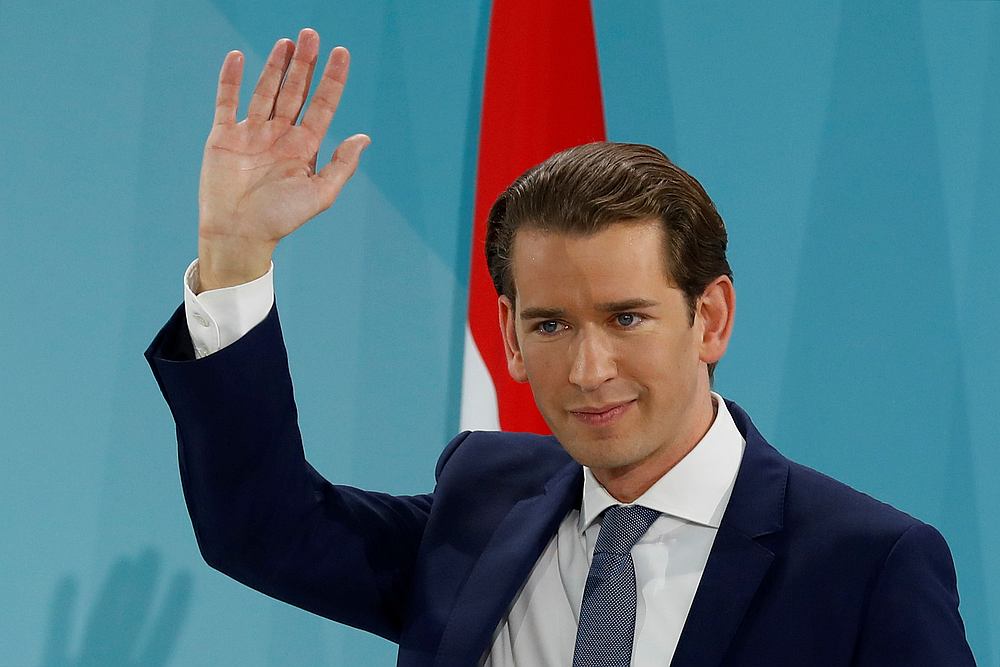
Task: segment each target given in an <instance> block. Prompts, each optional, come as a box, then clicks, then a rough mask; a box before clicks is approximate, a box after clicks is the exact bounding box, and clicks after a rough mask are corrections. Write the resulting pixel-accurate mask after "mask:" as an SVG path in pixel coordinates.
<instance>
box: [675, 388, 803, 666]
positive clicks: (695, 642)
mask: <svg viewBox="0 0 1000 667" xmlns="http://www.w3.org/2000/svg"><path fill="white" fill-rule="evenodd" d="M726 404H727V406H728V407H729V411H730V413H731V414H732V416H733V421H734V422H735V423H736V427H737V428H738V429H739V431H740V433H742V434H743V437H744V439H745V440H746V449H745V450H744V452H743V460H742V461H741V463H740V470H739V473H738V474H737V476H736V483H735V485H734V486H733V493H732V496H731V497H730V499H729V505H728V507H727V508H726V513H725V515H724V516H723V518H722V522H721V524H720V526H719V532H718V534H717V535H716V538H715V543H714V544H713V546H712V552H711V553H710V554H709V558H708V563H707V564H706V565H705V572H704V573H703V574H702V578H701V584H700V585H699V586H698V592H697V593H696V594H695V597H694V601H693V602H692V604H691V610H690V611H689V612H688V617H687V621H686V622H685V624H684V630H683V632H681V636H680V640H679V641H678V644H677V649H676V651H674V658H673V661H672V662H671V663H670V664H671V665H672V667H713V666H714V665H718V664H720V663H721V662H722V659H723V657H724V656H725V653H726V650H727V649H728V648H729V644H730V643H731V642H732V639H733V637H734V636H735V634H736V631H737V629H738V628H739V625H740V623H741V622H742V620H743V618H744V615H745V614H746V611H747V608H748V607H749V606H750V602H751V600H752V599H753V597H754V595H755V594H756V592H757V589H758V587H759V586H760V583H761V581H762V580H763V579H764V576H765V575H766V574H767V571H768V570H769V569H770V567H771V563H772V562H773V560H774V553H773V552H772V551H770V550H769V549H767V548H766V547H764V546H763V545H761V544H760V543H758V542H757V538H759V537H761V536H763V535H770V534H773V533H776V532H779V531H781V529H782V524H783V520H784V517H783V506H784V499H785V485H786V483H787V480H788V461H787V460H786V459H785V458H784V457H782V456H781V455H780V454H779V453H778V452H777V451H775V450H774V449H773V448H772V447H771V446H770V445H769V444H768V443H767V442H766V441H765V440H764V438H763V437H762V436H761V435H760V433H759V432H758V431H757V429H756V428H755V427H754V425H753V423H752V422H751V421H750V418H749V417H748V416H747V414H746V413H745V412H744V411H743V410H742V409H741V408H740V407H739V406H737V405H736V404H735V403H731V402H729V401H727V402H726Z"/></svg>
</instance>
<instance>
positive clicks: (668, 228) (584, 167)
mask: <svg viewBox="0 0 1000 667" xmlns="http://www.w3.org/2000/svg"><path fill="white" fill-rule="evenodd" d="M648 219H654V220H659V221H660V223H661V225H662V226H663V231H664V240H665V244H666V247H665V249H664V250H665V253H664V254H665V257H666V264H667V265H666V267H665V268H666V275H667V278H668V280H670V281H671V283H672V284H673V285H674V286H676V287H678V288H679V289H680V290H681V291H683V292H684V295H685V297H686V300H687V304H688V315H689V318H690V321H691V323H692V324H693V323H694V314H695V306H696V304H697V301H698V297H700V296H701V295H702V293H703V292H704V291H705V287H707V286H708V284H709V283H710V282H712V281H713V280H715V279H716V278H718V277H719V276H723V275H724V276H728V277H729V278H730V279H732V277H733V273H732V269H730V268H729V261H728V260H727V259H726V244H727V241H728V239H727V236H726V226H725V223H723V221H722V218H721V217H720V216H719V213H718V211H716V210H715V204H713V203H712V200H711V199H710V198H709V196H708V194H706V192H705V189H704V188H702V187H701V184H700V183H699V182H698V181H697V180H695V179H694V178H693V177H692V176H691V175H690V174H688V173H687V172H685V171H684V170H683V169H681V168H680V167H678V166H677V165H675V164H674V163H673V162H671V161H670V159H669V158H668V157H667V156H666V155H664V154H663V153H662V152H661V151H659V150H657V149H655V148H653V147H652V146H646V145H643V144H621V143H613V142H597V143H592V144H584V145H582V146H575V147H573V148H569V149H567V150H564V151H562V152H559V153H556V154H555V155H553V156H552V157H550V158H549V159H547V160H545V161H544V162H542V163H541V164H538V165H536V166H534V167H532V168H530V169H528V170H527V171H526V172H524V173H523V174H521V175H520V176H519V177H518V178H517V179H516V180H515V181H514V182H513V183H511V184H510V186H509V187H508V188H507V189H506V190H504V191H503V193H501V195H500V196H499V197H497V200H496V201H495V202H494V203H493V206H492V207H491V208H490V213H489V217H488V219H487V227H486V264H487V266H488V267H489V271H490V276H491V278H492V279H493V286H494V287H495V288H496V290H497V294H502V295H505V296H507V298H509V299H510V300H511V301H514V300H515V299H516V294H515V289H514V277H513V275H512V272H511V256H512V252H513V246H514V239H515V237H516V236H517V232H518V230H520V229H525V228H530V229H537V230H543V231H551V232H559V233H563V234H579V235H581V236H587V235H590V234H594V233H597V232H599V231H601V230H603V229H605V228H606V227H608V226H609V225H612V224H616V223H621V222H633V221H640V220H648ZM714 370H715V364H710V365H709V377H712V375H713V374H714Z"/></svg>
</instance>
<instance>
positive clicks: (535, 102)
mask: <svg viewBox="0 0 1000 667" xmlns="http://www.w3.org/2000/svg"><path fill="white" fill-rule="evenodd" d="M604 138H605V129H604V109H603V106H602V104H601V83H600V76H599V74H598V67H597V47H596V44H595V41H594V22H593V18H592V17H591V13H590V1H589V0H562V1H560V2H539V1H538V0H494V3H493V8H492V13H491V15H490V34H489V42H488V46H487V53H486V76H485V85H484V91H483V112H482V121H481V125H480V130H479V160H478V169H477V173H476V205H475V217H474V220H473V225H474V227H473V234H472V271H471V273H470V276H469V314H468V321H467V324H466V330H465V358H464V363H463V372H462V411H461V429H462V430H467V429H468V430H476V429H478V430H497V429H503V430H505V431H531V432H534V433H549V429H548V426H546V424H545V422H544V421H543V420H542V417H541V415H540V414H539V413H538V409H537V408H536V407H535V402H534V399H533V398H532V396H531V390H530V389H529V388H528V385H525V384H518V383H516V382H514V381H513V380H512V379H511V378H510V375H509V374H508V373H507V359H506V356H505V355H504V349H503V341H502V339H501V337H500V327H499V324H498V318H497V295H496V291H495V290H494V289H493V283H492V281H491V280H490V275H489V271H488V270H487V268H486V258H485V255H484V248H485V243H486V216H487V214H488V213H489V209H490V206H491V205H492V204H493V201H494V200H495V199H496V198H497V196H498V195H499V194H500V193H501V192H502V191H503V189H504V188H506V187H507V186H508V185H509V184H510V183H511V182H512V181H513V180H514V179H515V178H517V177H518V176H519V175H520V174H521V173H522V172H523V171H524V170H525V169H527V168H528V167H530V166H532V165H535V164H538V163H539V162H541V161H543V160H545V159H546V158H547V157H549V156H550V155H552V154H553V153H555V152H557V151H560V150H562V149H564V148H569V147H570V146H576V145H578V144H583V143H587V142H591V141H603V140H604Z"/></svg>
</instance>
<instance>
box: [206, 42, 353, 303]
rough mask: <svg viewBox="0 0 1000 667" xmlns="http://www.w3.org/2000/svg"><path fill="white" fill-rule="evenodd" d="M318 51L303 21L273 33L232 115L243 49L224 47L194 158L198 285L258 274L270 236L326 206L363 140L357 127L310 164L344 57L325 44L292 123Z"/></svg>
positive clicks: (332, 107) (343, 76)
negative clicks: (291, 30) (317, 74)
mask: <svg viewBox="0 0 1000 667" xmlns="http://www.w3.org/2000/svg"><path fill="white" fill-rule="evenodd" d="M318 53H319V35H317V34H316V32H315V31H314V30H311V29H309V28H306V29H304V30H302V32H300V33H299V39H298V42H297V43H293V42H292V41H291V40H289V39H281V40H278V42H277V43H276V44H275V45H274V48H273V49H272V50H271V54H270V55H269V56H268V58H267V63H266V64H265V65H264V70H263V71H262V72H261V74H260V78H259V80H258V81H257V87H256V88H254V92H253V97H252V98H251V100H250V106H249V108H248V110H247V117H246V118H245V119H244V120H242V121H240V122H236V114H237V107H238V106H239V93H240V81H241V80H242V78H243V54H242V53H240V52H239V51H231V52H230V53H229V54H228V55H226V59H225V61H224V62H223V63H222V69H221V71H220V72H219V89H218V95H217V97H216V102H215V124H214V125H213V127H212V132H211V133H210V134H209V135H208V141H207V142H206V143H205V155H204V158H203V160H202V166H201V184H200V188H199V195H198V208H199V223H198V259H199V261H198V266H199V275H200V281H201V286H200V289H199V290H198V291H204V290H208V289H216V288H219V287H228V286H231V285H238V284H241V283H244V282H248V281H250V280H253V279H254V278H257V277H259V276H262V275H263V274H264V273H266V272H267V269H268V266H269V264H270V261H271V254H272V253H273V252H274V248H275V246H276V245H277V244H278V241H280V240H281V239H282V238H284V237H285V236H287V235H288V234H291V233H292V232H293V231H295V230H296V229H298V228H299V227H301V226H302V225H303V224H305V222H306V221H307V220H309V219H310V218H312V217H313V216H315V215H317V214H318V213H320V212H322V211H324V210H326V209H327V208H329V207H330V205H331V204H332V203H333V201H334V200H335V199H336V198H337V195H338V194H339V193H340V190H341V189H342V188H343V187H344V184H345V183H346V182H347V180H348V179H349V178H350V177H351V176H352V175H353V174H354V171H355V169H357V166H358V161H359V159H360V157H361V152H362V151H363V150H364V149H365V148H366V147H367V146H368V144H369V143H370V142H371V140H370V139H369V138H368V137H367V136H365V135H363V134H356V135H354V136H352V137H349V138H348V139H345V140H344V142H343V143H341V144H340V146H338V147H337V150H336V151H335V152H334V154H333V157H332V159H331V160H330V162H328V163H327V164H325V165H323V166H322V168H321V169H319V171H317V170H316V166H317V165H316V158H317V152H318V151H319V147H320V143H321V142H322V140H323V136H324V135H325V134H326V130H327V128H328V127H329V125H330V121H331V120H332V119H333V115H334V113H335V112H336V110H337V104H338V103H339V102H340V96H341V93H342V92H343V90H344V84H345V83H346V82H347V71H348V67H349V63H350V55H349V54H348V52H347V49H345V48H343V47H339V46H338V47H337V48H335V49H333V50H332V51H331V52H330V56H329V58H328V59H327V62H326V66H325V68H324V70H323V77H322V79H321V80H320V83H319V85H318V86H317V87H316V91H315V92H314V93H313V97H312V101H311V102H310V103H309V107H308V108H307V109H306V112H305V115H304V116H303V117H302V122H301V123H299V124H296V120H297V119H298V117H299V112H300V111H301V110H302V105H303V104H304V102H305V99H306V97H307V95H308V93H309V85H310V82H311V81H312V75H313V70H314V68H315V67H316V59H317V55H318Z"/></svg>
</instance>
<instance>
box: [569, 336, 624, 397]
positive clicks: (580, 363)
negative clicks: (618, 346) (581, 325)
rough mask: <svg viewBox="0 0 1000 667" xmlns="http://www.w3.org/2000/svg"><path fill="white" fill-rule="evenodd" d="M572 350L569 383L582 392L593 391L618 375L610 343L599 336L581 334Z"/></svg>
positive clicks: (616, 363)
mask: <svg viewBox="0 0 1000 667" xmlns="http://www.w3.org/2000/svg"><path fill="white" fill-rule="evenodd" d="M578 341H579V342H578V343H577V345H576V349H575V350H574V358H573V365H572V367H571V368H570V373H569V381H570V382H571V383H573V384H575V385H576V386H577V387H579V388H580V389H581V390H582V391H593V390H595V389H597V388H598V387H600V386H601V385H602V384H604V383H605V382H607V381H608V380H610V379H612V378H614V377H615V376H616V375H618V362H617V360H616V359H615V354H614V349H613V347H612V346H611V345H610V341H607V340H605V339H604V337H603V336H601V335H599V334H587V333H582V334H581V335H580V336H579V337H578Z"/></svg>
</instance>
